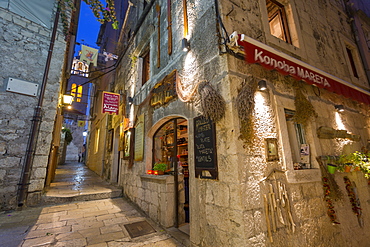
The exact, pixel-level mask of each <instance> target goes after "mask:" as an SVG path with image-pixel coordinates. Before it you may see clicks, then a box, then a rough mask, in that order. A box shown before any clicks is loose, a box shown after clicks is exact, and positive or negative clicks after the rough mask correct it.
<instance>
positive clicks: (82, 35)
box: [75, 1, 104, 54]
mask: <svg viewBox="0 0 370 247" xmlns="http://www.w3.org/2000/svg"><path fill="white" fill-rule="evenodd" d="M103 2H104V1H103ZM99 28H100V23H99V22H98V21H97V20H96V17H95V16H94V14H93V12H92V10H91V9H90V7H89V6H87V4H86V3H85V2H84V1H81V11H80V19H79V21H78V29H77V38H76V42H77V43H80V44H84V45H87V46H90V47H93V48H98V46H97V45H96V39H97V37H98V33H99ZM75 49H76V53H77V52H78V51H79V50H81V47H80V46H79V45H77V46H76V48H75ZM77 54H78V53H77Z"/></svg>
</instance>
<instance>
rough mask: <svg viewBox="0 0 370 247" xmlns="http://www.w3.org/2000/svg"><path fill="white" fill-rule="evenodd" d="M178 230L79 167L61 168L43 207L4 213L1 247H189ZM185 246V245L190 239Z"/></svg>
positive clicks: (0, 219) (64, 166)
mask: <svg viewBox="0 0 370 247" xmlns="http://www.w3.org/2000/svg"><path fill="white" fill-rule="evenodd" d="M56 203H58V204H56ZM173 231H174V233H171V235H170V234H169V232H171V230H169V231H168V230H167V231H165V230H164V229H162V228H161V227H159V226H158V225H156V224H155V223H154V222H153V221H151V220H150V219H149V218H148V217H146V216H145V215H144V214H143V213H142V212H141V211H140V210H139V209H137V208H136V207H135V206H134V205H133V204H132V203H131V202H129V201H128V200H127V199H125V198H123V197H121V190H120V189H118V188H115V187H114V186H111V185H109V184H108V183H106V182H105V181H103V180H101V179H100V178H99V176H97V175H96V174H95V173H93V172H92V171H90V170H89V169H87V168H86V167H85V166H84V165H83V164H78V163H77V162H75V163H69V164H66V165H62V166H60V167H58V169H57V172H56V177H55V179H54V182H53V183H52V184H51V186H50V189H49V191H48V192H47V193H46V194H45V195H44V205H43V206H39V207H29V208H26V209H23V210H21V211H12V212H2V213H0V246H1V247H13V246H14V247H16V246H20V247H29V246H76V247H80V246H81V247H82V246H94V247H111V246H158V247H159V246H160V247H163V246H184V245H183V244H181V243H180V242H178V241H177V240H175V239H174V238H173V237H171V236H174V234H175V235H176V234H179V233H177V232H176V231H175V230H173V229H172V232H173ZM180 235H181V234H180ZM180 241H181V242H182V243H185V244H186V238H185V240H180Z"/></svg>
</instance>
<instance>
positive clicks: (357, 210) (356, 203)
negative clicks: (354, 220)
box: [343, 177, 362, 217]
mask: <svg viewBox="0 0 370 247" xmlns="http://www.w3.org/2000/svg"><path fill="white" fill-rule="evenodd" d="M343 179H344V183H345V184H346V190H347V195H348V198H349V201H350V203H351V205H352V212H353V213H354V214H355V215H356V216H357V217H360V216H361V213H362V212H361V210H362V209H361V207H360V200H359V199H358V198H357V195H356V192H355V190H354V187H353V185H352V183H351V180H349V178H348V177H344V178H343Z"/></svg>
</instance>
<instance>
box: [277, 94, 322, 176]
mask: <svg viewBox="0 0 370 247" xmlns="http://www.w3.org/2000/svg"><path fill="white" fill-rule="evenodd" d="M273 102H274V105H275V112H276V124H277V129H278V131H279V138H278V145H279V146H280V147H281V152H282V163H283V170H286V173H285V174H286V177H287V181H288V182H289V183H307V182H318V181H321V171H320V169H319V164H318V163H317V161H316V159H315V157H317V149H316V147H317V146H319V143H318V142H317V140H316V139H317V138H315V131H314V130H315V124H314V123H313V122H311V123H310V124H308V126H307V128H306V132H305V138H306V142H307V143H308V144H309V145H310V157H311V159H310V164H311V169H301V170H294V165H293V163H294V162H293V156H292V151H291V150H292V149H291V146H290V141H289V138H286V137H287V136H289V135H288V126H287V123H286V118H285V109H289V110H295V106H294V100H293V99H292V98H288V96H287V97H284V96H281V95H274V96H273Z"/></svg>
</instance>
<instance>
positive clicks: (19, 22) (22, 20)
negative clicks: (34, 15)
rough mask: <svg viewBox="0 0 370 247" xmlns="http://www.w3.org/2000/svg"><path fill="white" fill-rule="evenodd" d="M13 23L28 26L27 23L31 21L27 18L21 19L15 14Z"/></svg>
mask: <svg viewBox="0 0 370 247" xmlns="http://www.w3.org/2000/svg"><path fill="white" fill-rule="evenodd" d="M13 23H14V24H17V25H19V26H22V27H27V23H29V21H27V20H26V19H19V18H17V17H15V16H13Z"/></svg>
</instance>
